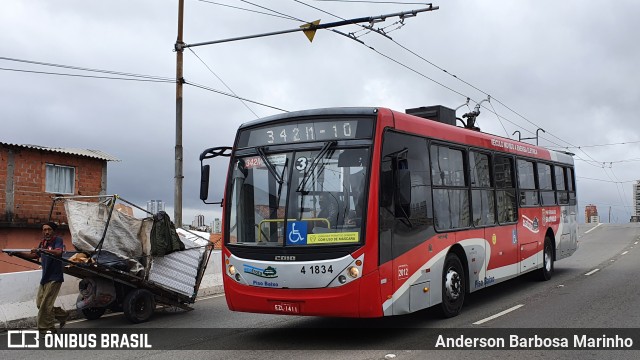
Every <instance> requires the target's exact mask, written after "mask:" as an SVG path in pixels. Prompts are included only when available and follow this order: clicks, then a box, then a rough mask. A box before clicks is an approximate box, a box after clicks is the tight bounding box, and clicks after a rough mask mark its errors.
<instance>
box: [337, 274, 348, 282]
mask: <svg viewBox="0 0 640 360" xmlns="http://www.w3.org/2000/svg"><path fill="white" fill-rule="evenodd" d="M338 281H339V282H340V284H344V283H346V282H347V277H346V276H344V275H340V276H338Z"/></svg>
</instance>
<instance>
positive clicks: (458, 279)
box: [440, 253, 466, 318]
mask: <svg viewBox="0 0 640 360" xmlns="http://www.w3.org/2000/svg"><path fill="white" fill-rule="evenodd" d="M465 284H466V280H465V275H464V269H463V268H462V262H461V261H460V258H458V256H457V255H456V254H454V253H449V254H447V257H446V258H445V260H444V268H443V271H442V303H441V304H440V310H441V312H442V315H443V316H444V317H447V318H450V317H454V316H456V315H458V314H459V313H460V310H461V309H462V304H463V303H464V296H465V292H466V289H465Z"/></svg>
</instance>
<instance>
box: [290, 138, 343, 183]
mask: <svg viewBox="0 0 640 360" xmlns="http://www.w3.org/2000/svg"><path fill="white" fill-rule="evenodd" d="M335 144H337V142H336V141H327V142H326V143H325V144H324V146H323V147H322V149H320V152H319V153H318V156H316V158H315V159H313V162H311V165H309V169H308V170H307V171H305V172H304V176H303V180H302V182H301V183H300V185H298V188H297V189H296V191H298V192H299V191H302V190H303V189H304V187H305V185H307V182H309V179H310V177H308V176H307V175H309V174H313V170H315V169H316V166H318V164H319V163H320V159H322V158H323V157H324V155H325V154H326V153H327V152H328V151H329V149H330V148H331V147H332V146H333V145H335Z"/></svg>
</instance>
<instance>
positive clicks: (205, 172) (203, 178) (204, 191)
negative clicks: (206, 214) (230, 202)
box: [200, 165, 209, 201]
mask: <svg viewBox="0 0 640 360" xmlns="http://www.w3.org/2000/svg"><path fill="white" fill-rule="evenodd" d="M207 198H209V165H203V166H202V167H201V168H200V200H202V201H205V200H207Z"/></svg>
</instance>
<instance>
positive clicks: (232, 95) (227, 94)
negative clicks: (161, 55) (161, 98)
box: [184, 80, 289, 112]
mask: <svg viewBox="0 0 640 360" xmlns="http://www.w3.org/2000/svg"><path fill="white" fill-rule="evenodd" d="M184 84H186V85H191V86H194V87H197V88H200V89H203V90H207V91H211V92H214V93H216V94H220V95H225V96H229V97H232V98H236V99H240V100H243V101H246V102H250V103H252V104H256V105H260V106H264V107H268V108H270V109H274V110H278V111H282V112H289V111H288V110H284V109H281V108H278V107H275V106H271V105H267V104H264V103H261V102H257V101H253V100H249V99H247V98H243V97H240V96H238V95H235V94H230V93H226V92H224V91H220V90H216V89H213V88H210V87H208V86H204V85H200V84H196V83H192V82H189V81H186V80H185V82H184Z"/></svg>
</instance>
